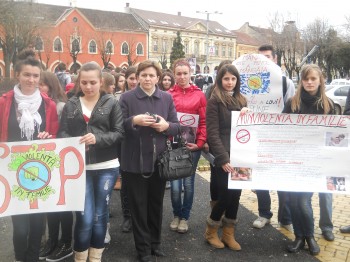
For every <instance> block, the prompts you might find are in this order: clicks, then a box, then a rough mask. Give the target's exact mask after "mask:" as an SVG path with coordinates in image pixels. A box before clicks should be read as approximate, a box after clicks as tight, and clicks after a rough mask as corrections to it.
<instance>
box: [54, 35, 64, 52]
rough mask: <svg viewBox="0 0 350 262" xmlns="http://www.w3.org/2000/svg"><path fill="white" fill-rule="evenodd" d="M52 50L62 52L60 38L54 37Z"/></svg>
mask: <svg viewBox="0 0 350 262" xmlns="http://www.w3.org/2000/svg"><path fill="white" fill-rule="evenodd" d="M53 51H54V52H62V41H61V39H60V38H56V39H55V41H54V42H53Z"/></svg>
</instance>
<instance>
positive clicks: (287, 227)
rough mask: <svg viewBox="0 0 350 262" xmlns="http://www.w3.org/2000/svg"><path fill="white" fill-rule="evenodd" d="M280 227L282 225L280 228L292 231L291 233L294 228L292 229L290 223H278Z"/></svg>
mask: <svg viewBox="0 0 350 262" xmlns="http://www.w3.org/2000/svg"><path fill="white" fill-rule="evenodd" d="M280 227H282V228H284V229H286V230H288V231H289V232H292V233H293V232H294V229H293V225H292V224H289V225H283V224H281V223H280Z"/></svg>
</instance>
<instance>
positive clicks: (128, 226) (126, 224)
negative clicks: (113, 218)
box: [122, 216, 132, 233]
mask: <svg viewBox="0 0 350 262" xmlns="http://www.w3.org/2000/svg"><path fill="white" fill-rule="evenodd" d="M131 230H132V222H131V217H130V216H124V220H123V224H122V231H123V232H124V233H130V232H131Z"/></svg>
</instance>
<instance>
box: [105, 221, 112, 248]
mask: <svg viewBox="0 0 350 262" xmlns="http://www.w3.org/2000/svg"><path fill="white" fill-rule="evenodd" d="M110 227H111V224H110V223H107V230H106V236H105V241H104V242H105V244H109V242H111V235H110V234H109V228H110Z"/></svg>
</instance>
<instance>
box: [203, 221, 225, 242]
mask: <svg viewBox="0 0 350 262" xmlns="http://www.w3.org/2000/svg"><path fill="white" fill-rule="evenodd" d="M219 225H220V221H214V220H212V219H211V218H208V219H207V228H206V230H205V239H206V240H207V241H208V243H209V244H210V245H211V246H212V247H215V248H224V247H225V245H224V243H222V242H221V241H220V238H219V236H218V228H219Z"/></svg>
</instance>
